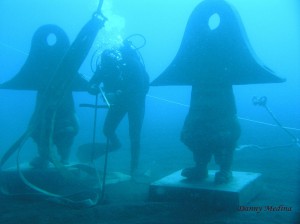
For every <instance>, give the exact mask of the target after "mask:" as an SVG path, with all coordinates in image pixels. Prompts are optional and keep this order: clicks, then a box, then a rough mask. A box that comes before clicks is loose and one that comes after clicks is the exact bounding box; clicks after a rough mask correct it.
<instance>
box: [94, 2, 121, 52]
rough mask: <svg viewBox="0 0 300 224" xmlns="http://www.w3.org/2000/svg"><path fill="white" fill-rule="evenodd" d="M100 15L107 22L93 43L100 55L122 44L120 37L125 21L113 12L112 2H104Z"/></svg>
mask: <svg viewBox="0 0 300 224" xmlns="http://www.w3.org/2000/svg"><path fill="white" fill-rule="evenodd" d="M102 13H103V15H104V16H105V17H106V18H107V21H106V22H105V26H104V28H103V29H102V30H101V31H100V33H99V37H98V38H97V40H96V41H95V45H96V46H97V48H98V49H99V52H100V53H101V52H102V51H103V50H104V49H107V48H118V47H119V46H120V45H121V44H122V42H123V38H122V35H123V34H124V30H125V19H124V18H123V17H122V16H119V15H117V14H115V13H114V12H113V5H112V1H104V3H103V6H102ZM101 49H102V50H101Z"/></svg>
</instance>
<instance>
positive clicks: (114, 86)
mask: <svg viewBox="0 0 300 224" xmlns="http://www.w3.org/2000/svg"><path fill="white" fill-rule="evenodd" d="M90 83H91V85H95V84H96V85H99V84H100V83H103V84H104V91H105V93H106V96H107V98H108V100H109V101H110V103H111V107H110V109H109V111H108V113H107V116H106V118H105V122H104V127H103V132H104V135H105V136H107V137H108V138H109V142H110V144H111V147H112V149H117V148H119V147H121V143H120V141H119V139H118V137H117V135H116V133H115V131H116V129H117V127H118V125H119V123H120V122H121V120H122V119H123V118H124V116H125V115H126V114H128V120H129V136H130V142H131V173H132V174H133V173H134V172H135V171H136V170H137V168H138V161H139V154H140V135H141V129H142V124H143V120H144V113H145V98H146V94H147V92H148V89H149V77H148V74H147V72H146V70H145V68H144V65H143V64H142V63H141V61H140V60H139V57H138V56H137V54H136V52H135V50H133V49H128V47H126V48H125V47H123V48H121V49H120V50H117V51H113V50H106V51H104V52H103V53H102V59H101V67H100V66H99V68H98V69H97V71H96V73H95V75H94V76H93V78H92V79H91V81H90Z"/></svg>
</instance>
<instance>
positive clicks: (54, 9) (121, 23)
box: [0, 0, 300, 158]
mask: <svg viewBox="0 0 300 224" xmlns="http://www.w3.org/2000/svg"><path fill="white" fill-rule="evenodd" d="M199 2H200V1H199V0H189V1H173V0H164V1H158V0H154V1H150V0H143V1H140V0H127V1H124V0H105V1H104V7H103V9H104V10H103V14H104V15H106V16H107V17H108V22H107V23H106V28H105V29H103V30H102V31H101V32H99V35H98V37H97V39H96V41H95V44H94V47H93V48H92V50H91V52H93V51H94V50H95V49H96V48H97V47H99V45H101V44H104V47H105V46H110V44H114V43H117V42H118V41H119V40H120V38H125V37H126V36H128V35H131V34H133V33H140V34H142V35H144V36H145V37H146V39H147V44H146V46H145V47H144V48H142V49H141V54H142V55H143V58H144V61H145V64H146V68H147V70H148V72H149V75H150V79H151V80H154V79H155V78H156V77H157V76H158V75H159V74H160V73H161V72H162V71H163V70H164V69H165V68H166V67H167V66H168V65H169V63H170V62H171V61H172V59H173V57H174V56H175V54H176V52H177V50H178V48H179V45H180V42H181V39H182V35H183V32H184V28H185V25H186V23H187V19H188V17H189V15H190V13H191V12H192V10H193V8H194V7H195V6H196V5H197V4H198V3H199ZM228 2H229V3H231V4H232V5H233V6H234V7H235V8H236V9H237V11H238V12H239V14H240V16H241V18H242V21H243V23H244V26H245V29H246V32H247V35H248V38H249V40H250V43H251V45H252V47H253V49H254V51H255V52H256V54H257V56H258V57H259V58H260V59H261V61H262V62H263V63H264V64H265V65H267V66H268V67H269V68H271V69H272V70H273V71H275V73H276V74H277V75H278V76H280V77H284V78H286V79H287V81H286V82H285V83H281V84H262V85H247V86H235V87H234V92H235V98H236V104H237V109H238V116H239V117H240V118H242V120H241V124H242V128H243V130H244V132H243V133H244V134H242V137H241V143H242V144H261V143H264V144H265V143H266V142H267V143H268V142H269V143H270V144H284V143H286V142H290V141H291V139H290V138H289V136H286V134H285V133H284V132H283V131H282V130H281V129H279V128H276V127H272V126H268V125H263V124H258V123H256V121H261V122H266V123H271V124H273V123H274V122H273V120H272V119H271V117H270V116H269V115H268V114H267V112H266V111H265V110H264V109H263V108H260V107H255V106H253V105H252V103H251V100H252V97H253V96H267V97H268V106H269V107H270V109H271V110H272V112H273V113H274V115H276V117H277V118H278V120H280V122H282V124H283V125H284V126H287V127H291V128H295V130H292V133H293V134H295V135H296V136H299V135H300V132H299V129H300V89H299V86H300V28H299V27H300V18H299V17H300V16H299V15H300V13H299V12H300V5H299V3H298V1H297V0H287V1H283V0H273V1H260V0H252V1H244V0H230V1H228ZM97 3H98V1H96V0H90V1H79V0H77V1H73V0H64V1H59V0H44V1H39V0H28V1H16V0H1V1H0V10H1V13H0V63H1V67H0V83H2V82H4V81H7V80H9V79H10V78H12V77H13V76H14V75H15V74H16V73H17V72H18V71H19V69H20V68H21V66H22V65H23V63H24V62H25V60H26V58H27V55H28V52H29V48H30V42H31V37H32V35H33V33H34V32H35V30H36V29H37V28H38V27H39V26H41V25H44V24H49V23H51V24H56V25H58V26H60V27H61V28H63V29H64V30H65V32H66V33H67V34H68V36H69V38H70V40H71V41H72V40H74V38H75V36H76V34H77V33H78V31H79V30H80V28H81V27H82V26H83V24H84V23H85V22H86V21H87V20H88V19H89V18H90V16H91V15H92V13H93V12H94V10H95V9H96V7H97ZM104 47H103V48H104ZM90 58H91V54H90V55H89V56H88V57H87V59H86V61H85V62H84V64H83V65H82V67H81V69H80V72H81V73H82V74H84V75H85V76H86V77H87V78H89V77H91V75H92V71H91V69H90ZM74 97H75V101H76V105H77V106H76V110H77V113H78V116H79V119H80V124H81V129H80V133H79V135H78V136H77V138H76V140H75V143H74V148H76V147H77V146H78V145H80V144H82V143H85V142H89V141H90V140H91V135H92V134H91V133H92V123H93V119H92V117H93V111H90V110H89V109H86V108H79V107H78V105H79V104H80V103H86V102H91V103H92V102H94V98H93V97H92V96H91V95H89V94H87V93H74ZM189 100H190V87H151V89H150V91H149V97H148V99H147V108H146V118H145V125H144V134H143V138H144V139H145V141H147V142H153V141H152V139H151V137H155V138H157V137H158V136H160V137H161V139H162V140H163V139H169V138H171V139H169V142H168V141H167V140H166V141H167V143H169V144H171V142H174V141H175V142H177V143H178V144H180V143H179V133H180V130H181V127H182V124H183V121H184V118H185V115H186V113H187V111H188V105H189ZM34 101H35V93H34V92H31V91H16V90H0V124H1V125H0V148H1V151H0V155H1V154H2V153H3V152H4V150H6V149H7V148H8V147H9V146H10V145H11V144H12V143H13V142H14V141H15V140H16V139H17V138H18V137H19V136H20V135H21V134H22V133H23V132H24V131H25V129H26V127H27V124H28V121H29V119H30V116H31V113H32V112H33V108H34ZM104 115H105V111H100V112H99V120H98V122H99V126H101V122H102V121H103V116H104ZM244 118H245V119H251V120H254V122H253V121H247V120H243V119H244ZM98 130H99V131H98V138H99V139H102V138H103V137H102V136H101V127H99V129H98ZM118 131H119V134H120V136H123V137H124V142H125V144H126V143H128V140H126V139H127V137H128V134H127V121H126V120H125V121H124V122H123V123H122V125H121V126H120V128H119V130H118ZM266 132H268V133H269V134H268V136H262V135H264V134H265V133H266ZM170 136H171V137H170ZM266 138H267V140H266ZM274 138H275V139H276V141H275V142H274ZM24 147H25V149H28V150H24V151H25V153H24V154H25V155H24V157H25V158H26V157H27V156H28V157H31V156H32V155H29V154H26V152H27V151H32V153H33V154H34V153H35V151H34V150H33V148H34V145H33V143H32V142H31V141H29V142H28V143H26V145H25V146H24Z"/></svg>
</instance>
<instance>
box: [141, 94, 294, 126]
mask: <svg viewBox="0 0 300 224" xmlns="http://www.w3.org/2000/svg"><path fill="white" fill-rule="evenodd" d="M147 96H148V97H150V98H153V99H157V100H160V101H164V102H167V103H171V104H176V105H178V106H183V107H187V108H189V107H190V106H189V105H187V104H183V103H178V102H176V101H172V100H167V99H163V98H160V97H157V96H152V95H149V94H148V95H147ZM238 118H239V119H240V120H244V121H249V122H252V123H257V124H262V125H267V126H272V127H277V126H278V125H276V124H270V123H266V122H262V121H257V120H252V119H248V118H244V117H238ZM283 128H285V129H289V130H293V131H300V129H299V128H293V127H283Z"/></svg>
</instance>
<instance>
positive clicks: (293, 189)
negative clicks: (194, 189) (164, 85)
mask: <svg viewBox="0 0 300 224" xmlns="http://www.w3.org/2000/svg"><path fill="white" fill-rule="evenodd" d="M125 151H126V150H121V151H120V152H114V155H113V154H112V156H111V157H110V161H111V162H110V166H109V169H110V167H113V169H115V170H118V169H125V168H124V167H125V163H126V164H127V161H124V164H122V163H120V162H117V161H115V162H113V161H114V160H115V158H122V156H124V155H127V153H128V152H125ZM147 152H148V153H144V155H143V156H142V161H141V162H142V164H143V165H142V166H150V165H151V164H152V165H151V166H152V168H151V172H150V176H149V179H148V180H146V181H143V182H142V183H139V182H134V181H126V182H121V183H117V184H113V185H108V186H107V187H106V192H105V199H106V200H105V202H103V203H101V204H98V205H96V206H93V207H89V208H80V209H78V208H73V207H70V206H66V205H62V204H57V203H54V202H51V201H48V200H43V199H36V198H32V199H30V198H28V197H27V198H22V197H15V198H8V197H1V198H0V199H1V200H0V207H1V213H0V223H3V224H4V223H5V224H13V223H31V224H35V223H37V224H48V223H55V224H60V223H64V224H66V223H73V224H74V223H76V224H81V223H82V224H83V223H84V224H89V223H91V224H97V223H109V224H110V223H116V224H121V223H122V224H126V223H135V224H156V223H157V224H192V223H195V224H198V223H199V224H201V223H205V224H222V223H230V224H234V223H238V224H254V223H257V224H264V223H266V224H267V223H268V224H269V223H280V224H283V223H294V224H296V223H300V219H299V217H300V208H299V207H300V203H299V202H300V200H299V198H300V197H299V183H300V181H299V180H300V177H299V174H300V172H299V171H300V150H299V148H296V147H292V148H276V149H270V150H258V149H254V148H253V149H251V148H249V149H245V150H241V151H237V152H236V155H235V162H234V167H233V170H235V171H248V172H259V173H262V175H263V183H264V187H263V190H262V192H261V193H260V194H259V195H258V196H257V197H256V198H254V199H253V200H252V201H251V202H250V203H249V204H247V205H241V206H240V207H239V208H238V209H237V210H236V211H226V208H224V209H219V210H218V211H216V210H213V209H210V208H206V207H205V206H197V205H195V204H193V203H189V202H187V201H185V202H179V203H178V202H153V201H149V200H148V191H149V185H150V183H151V182H153V181H155V180H158V179H160V178H162V177H164V176H166V175H169V174H171V173H173V172H175V171H177V170H179V169H182V168H183V167H186V166H189V165H191V164H192V162H191V158H190V154H189V152H188V151H187V150H176V149H165V150H164V153H163V154H157V151H155V152H154V150H152V151H151V150H150V149H149V151H147ZM122 154H123V155H122ZM154 158H155V165H153V161H154ZM149 161H152V162H151V164H150V162H149ZM118 165H119V167H118ZM126 166H127V165H126ZM211 168H214V165H213V164H212V165H211Z"/></svg>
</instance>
